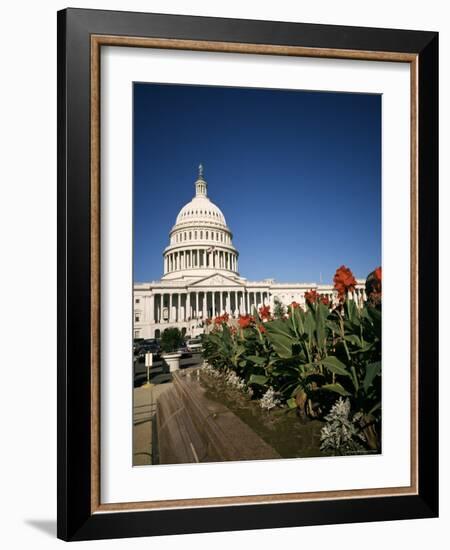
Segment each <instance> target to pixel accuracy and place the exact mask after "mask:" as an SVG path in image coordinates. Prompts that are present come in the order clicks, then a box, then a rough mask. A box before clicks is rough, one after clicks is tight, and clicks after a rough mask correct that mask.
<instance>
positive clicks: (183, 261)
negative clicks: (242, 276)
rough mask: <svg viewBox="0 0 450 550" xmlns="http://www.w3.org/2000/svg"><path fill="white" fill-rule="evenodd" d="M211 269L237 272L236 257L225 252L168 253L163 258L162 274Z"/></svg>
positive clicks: (188, 251) (231, 253)
mask: <svg viewBox="0 0 450 550" xmlns="http://www.w3.org/2000/svg"><path fill="white" fill-rule="evenodd" d="M201 267H211V268H216V269H228V270H229V271H235V272H237V271H238V261H237V255H236V254H234V253H233V252H227V251H225V250H209V249H203V248H198V249H192V250H180V251H178V252H170V253H168V254H166V255H165V257H164V273H170V272H171V271H178V270H180V269H192V268H201Z"/></svg>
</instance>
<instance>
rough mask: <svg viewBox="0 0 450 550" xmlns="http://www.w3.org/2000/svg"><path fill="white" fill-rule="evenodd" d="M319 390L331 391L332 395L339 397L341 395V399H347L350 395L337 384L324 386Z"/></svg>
mask: <svg viewBox="0 0 450 550" xmlns="http://www.w3.org/2000/svg"><path fill="white" fill-rule="evenodd" d="M320 389H321V390H327V391H332V392H334V393H338V394H339V395H342V396H343V397H347V396H349V395H351V393H349V392H348V391H347V390H346V389H345V388H344V387H343V386H341V384H339V383H338V382H337V383H336V384H325V385H323V386H320Z"/></svg>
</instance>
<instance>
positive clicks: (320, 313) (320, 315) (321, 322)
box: [316, 303, 328, 349]
mask: <svg viewBox="0 0 450 550" xmlns="http://www.w3.org/2000/svg"><path fill="white" fill-rule="evenodd" d="M327 316H328V308H327V307H326V306H324V305H323V304H322V303H318V304H317V309H316V334H317V344H318V346H319V348H320V349H324V348H325V338H326V332H325V321H326V318H327Z"/></svg>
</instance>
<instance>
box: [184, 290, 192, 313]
mask: <svg viewBox="0 0 450 550" xmlns="http://www.w3.org/2000/svg"><path fill="white" fill-rule="evenodd" d="M185 315H186V321H189V320H190V319H191V317H192V315H191V293H190V292H189V290H188V292H187V294H186V313H185Z"/></svg>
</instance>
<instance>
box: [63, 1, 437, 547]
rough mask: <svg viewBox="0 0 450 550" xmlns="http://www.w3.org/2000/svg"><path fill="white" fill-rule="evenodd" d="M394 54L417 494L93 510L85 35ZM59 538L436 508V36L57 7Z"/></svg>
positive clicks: (390, 516) (381, 516)
mask: <svg viewBox="0 0 450 550" xmlns="http://www.w3.org/2000/svg"><path fill="white" fill-rule="evenodd" d="M92 35H113V36H121V37H126V36H132V37H152V38H168V39H169V38H170V39H180V40H195V41H218V42H230V43H245V44H269V45H280V46H301V47H304V48H326V49H337V50H344V51H356V52H357V51H365V52H375V51H377V52H401V53H408V54H414V55H416V56H417V62H418V65H417V67H418V71H417V79H418V104H417V112H418V116H417V139H418V143H417V147H418V174H419V177H418V219H419V224H418V228H417V231H418V315H417V324H418V335H419V347H418V364H419V367H420V366H421V365H426V368H419V370H418V381H417V383H418V390H419V391H418V492H417V494H415V495H406V496H393V497H370V498H343V499H335V500H333V499H330V500H326V499H325V500H315V501H309V502H305V501H304V502H283V503H264V504H249V505H227V506H218V507H214V506H202V507H191V508H175V509H155V510H147V511H146V510H142V511H141V510H139V511H127V510H124V511H119V512H117V511H116V512H113V513H108V512H102V513H95V512H94V513H93V512H92V502H91V497H92V484H93V483H94V482H95V480H94V479H93V472H92V459H91V456H92V455H91V450H92V449H91V439H90V437H89V434H90V433H91V429H92V415H91V390H92V387H91V383H92V381H91V368H90V365H91V357H92V341H91V262H92V256H91V248H90V242H91V241H90V240H91V225H90V218H91V185H90V182H91V164H90V160H91V148H90V139H91V138H90V135H91V134H90V131H91V111H90V106H91V104H90V101H91V100H90V97H91V96H90V92H91V89H90V85H91V73H90V63H91V36H92ZM57 131H58V533H57V534H58V537H59V538H61V539H64V540H88V539H101V538H115V537H138V536H149V535H166V534H180V533H201V532H211V531H229V530H243V529H260V528H277V527H290V526H302V525H322V524H329V523H351V522H368V521H386V520H397V519H412V518H431V517H436V516H437V515H438V296H437V292H438V290H437V289H438V34H437V33H435V32H422V31H409V30H392V29H375V28H360V27H344V26H332V25H315V24H301V23H280V22H272V21H251V20H234V19H220V18H210V17H192V16H174V15H162V14H148V13H130V12H117V11H101V10H85V9H66V10H63V11H60V12H58V129H57Z"/></svg>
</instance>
